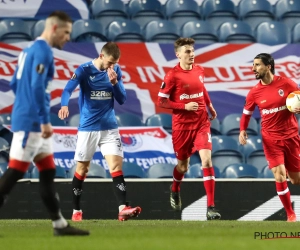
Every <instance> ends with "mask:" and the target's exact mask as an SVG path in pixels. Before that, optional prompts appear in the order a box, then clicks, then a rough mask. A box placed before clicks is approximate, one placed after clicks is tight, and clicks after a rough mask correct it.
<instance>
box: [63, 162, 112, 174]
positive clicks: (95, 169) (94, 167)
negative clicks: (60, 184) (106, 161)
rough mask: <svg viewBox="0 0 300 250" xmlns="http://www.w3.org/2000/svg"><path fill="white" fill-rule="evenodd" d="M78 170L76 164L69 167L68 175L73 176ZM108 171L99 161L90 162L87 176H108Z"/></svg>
mask: <svg viewBox="0 0 300 250" xmlns="http://www.w3.org/2000/svg"><path fill="white" fill-rule="evenodd" d="M75 171H76V165H74V166H73V167H72V168H70V169H69V173H68V177H69V178H73V176H74V174H75ZM106 177H107V173H106V170H105V169H104V167H102V166H101V165H100V164H97V163H93V162H91V163H90V167H89V172H88V173H87V175H86V178H106Z"/></svg>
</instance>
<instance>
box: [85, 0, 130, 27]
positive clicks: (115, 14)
mask: <svg viewBox="0 0 300 250" xmlns="http://www.w3.org/2000/svg"><path fill="white" fill-rule="evenodd" d="M90 9H91V13H92V16H93V18H94V19H96V20H98V21H100V22H101V24H102V27H103V28H104V29H106V28H107V25H108V24H110V23H111V22H113V21H115V20H116V19H117V18H124V19H128V14H127V10H126V6H125V4H124V2H123V1H121V0H109V1H108V0H94V1H93V2H92V4H91V7H90Z"/></svg>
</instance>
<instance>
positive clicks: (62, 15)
mask: <svg viewBox="0 0 300 250" xmlns="http://www.w3.org/2000/svg"><path fill="white" fill-rule="evenodd" d="M48 17H56V18H58V20H60V21H62V22H66V23H72V22H73V21H72V19H71V17H70V16H69V15H68V14H67V13H65V12H63V11H59V10H56V11H54V12H52V13H51V14H50V15H49V16H48Z"/></svg>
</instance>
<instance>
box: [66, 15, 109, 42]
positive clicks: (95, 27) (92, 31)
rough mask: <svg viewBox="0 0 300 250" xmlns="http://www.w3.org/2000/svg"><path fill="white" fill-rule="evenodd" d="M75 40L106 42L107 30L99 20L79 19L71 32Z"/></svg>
mask: <svg viewBox="0 0 300 250" xmlns="http://www.w3.org/2000/svg"><path fill="white" fill-rule="evenodd" d="M71 39H72V41H73V42H91V43H95V42H106V41H107V38H106V36H105V31H104V29H103V27H102V24H101V23H100V22H99V21H97V20H91V19H89V20H77V21H75V22H74V23H73V29H72V34H71Z"/></svg>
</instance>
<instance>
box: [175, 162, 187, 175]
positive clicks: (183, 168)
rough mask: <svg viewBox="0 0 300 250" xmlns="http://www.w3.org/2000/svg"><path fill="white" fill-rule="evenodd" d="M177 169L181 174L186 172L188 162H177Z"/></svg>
mask: <svg viewBox="0 0 300 250" xmlns="http://www.w3.org/2000/svg"><path fill="white" fill-rule="evenodd" d="M177 170H178V171H179V172H180V173H182V174H184V173H186V172H187V171H188V164H178V165H177Z"/></svg>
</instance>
